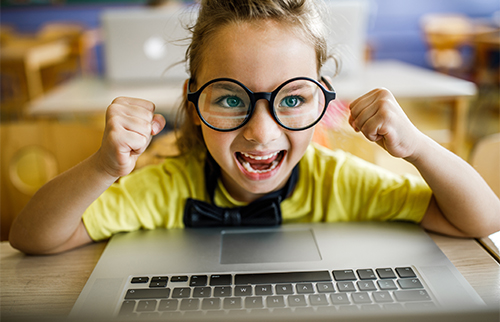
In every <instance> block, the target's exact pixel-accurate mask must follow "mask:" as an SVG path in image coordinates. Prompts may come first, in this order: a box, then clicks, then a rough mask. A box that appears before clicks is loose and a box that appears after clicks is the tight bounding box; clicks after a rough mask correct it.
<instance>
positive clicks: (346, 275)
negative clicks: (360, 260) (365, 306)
mask: <svg viewBox="0 0 500 322" xmlns="http://www.w3.org/2000/svg"><path fill="white" fill-rule="evenodd" d="M333 278H335V280H336V281H355V280H357V278H356V275H354V271H353V270H352V269H348V270H341V271H333Z"/></svg>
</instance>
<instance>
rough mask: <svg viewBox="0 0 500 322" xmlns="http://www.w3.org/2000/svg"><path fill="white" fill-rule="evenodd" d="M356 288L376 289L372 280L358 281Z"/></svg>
mask: <svg viewBox="0 0 500 322" xmlns="http://www.w3.org/2000/svg"><path fill="white" fill-rule="evenodd" d="M357 284H358V288H359V290H360V291H376V290H377V287H376V286H375V284H373V281H358V283H357Z"/></svg>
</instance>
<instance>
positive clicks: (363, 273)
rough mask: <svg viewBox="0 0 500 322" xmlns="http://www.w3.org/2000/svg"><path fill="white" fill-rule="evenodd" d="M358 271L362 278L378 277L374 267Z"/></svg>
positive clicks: (373, 278)
mask: <svg viewBox="0 0 500 322" xmlns="http://www.w3.org/2000/svg"><path fill="white" fill-rule="evenodd" d="M356 272H357V273H358V276H359V278H360V279H362V280H375V279H377V276H375V273H374V272H373V270H372V269H358V270H357V271H356Z"/></svg>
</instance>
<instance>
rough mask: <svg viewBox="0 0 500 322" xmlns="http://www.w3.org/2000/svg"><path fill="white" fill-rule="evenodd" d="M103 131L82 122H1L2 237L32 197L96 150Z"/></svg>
mask: <svg viewBox="0 0 500 322" xmlns="http://www.w3.org/2000/svg"><path fill="white" fill-rule="evenodd" d="M102 134H103V129H102V127H97V126H93V125H86V124H81V123H59V122H57V121H42V120H38V121H32V122H15V123H6V122H2V123H0V139H1V145H0V146H1V153H2V158H1V162H0V165H1V171H0V178H1V180H0V181H1V192H2V193H1V204H0V218H1V224H0V227H1V232H0V239H1V240H7V239H8V234H9V229H10V225H11V223H12V221H13V219H14V218H15V216H16V215H17V214H18V213H19V212H20V211H21V210H22V208H23V207H24V206H25V205H26V203H27V202H28V201H29V199H30V198H31V196H32V195H33V194H34V193H35V192H36V191H37V190H38V189H39V188H40V187H41V186H42V185H43V184H45V183H46V182H47V181H49V180H50V179H52V178H53V177H54V176H56V175H58V174H59V173H62V172H64V171H66V170H68V169H69V168H71V167H73V166H74V165H76V164H78V163H79V162H81V161H83V160H84V159H86V158H87V157H89V156H90V155H91V154H92V153H94V152H96V151H97V150H98V149H99V147H100V144H101V140H102ZM75 184H78V182H75Z"/></svg>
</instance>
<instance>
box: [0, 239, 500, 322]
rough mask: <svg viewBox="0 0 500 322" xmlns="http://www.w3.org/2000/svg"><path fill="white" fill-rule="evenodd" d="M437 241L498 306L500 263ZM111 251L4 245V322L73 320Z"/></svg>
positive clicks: (472, 247) (459, 244)
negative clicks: (41, 250) (27, 250)
mask: <svg viewBox="0 0 500 322" xmlns="http://www.w3.org/2000/svg"><path fill="white" fill-rule="evenodd" d="M431 237H432V239H433V240H434V241H435V242H436V244H437V245H438V246H439V247H440V248H441V250H442V251H443V252H444V253H445V254H446V256H448V258H449V259H450V260H451V262H452V263H453V264H454V265H455V266H456V267H457V269H458V270H459V271H460V272H461V274H462V275H463V276H464V277H465V278H466V279H467V281H468V282H469V283H470V284H471V286H472V287H473V288H474V289H475V290H476V292H477V293H478V294H479V296H481V298H482V299H483V300H484V301H485V303H487V304H489V305H498V304H499V301H500V266H499V264H498V262H496V261H495V260H494V259H493V258H492V257H491V256H490V255H489V253H488V252H486V251H485V250H484V249H483V248H482V247H481V246H480V244H479V243H477V242H476V241H475V240H474V239H459V238H451V237H445V236H442V235H436V234H431ZM105 246H106V242H101V243H95V244H91V245H88V246H83V247H81V248H78V249H75V250H72V251H69V252H66V253H63V254H59V255H55V256H26V255H24V254H22V253H20V252H18V251H17V250H15V249H13V248H12V247H11V246H10V245H9V244H8V243H7V242H2V243H1V258H0V260H1V271H0V273H1V276H2V279H1V282H0V287H1V289H2V293H1V295H0V296H1V298H0V300H1V302H2V310H1V317H2V320H3V318H5V319H6V320H7V319H15V318H17V319H18V320H23V321H31V320H33V321H40V319H41V318H46V319H47V318H48V317H49V319H47V321H49V320H50V317H53V318H54V319H56V318H57V317H59V318H62V317H64V316H66V315H68V314H69V312H70V311H71V308H72V306H73V304H74V303H75V301H76V299H77V298H78V295H79V293H80V292H81V290H82V288H83V286H84V285H85V283H86V281H87V279H88V277H89V276H90V274H91V272H92V270H93V268H94V266H95V265H96V263H97V261H98V260H99V257H100V255H101V254H102V252H103V250H104V248H105ZM51 321H52V320H51ZM56 321H57V320H56Z"/></svg>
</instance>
